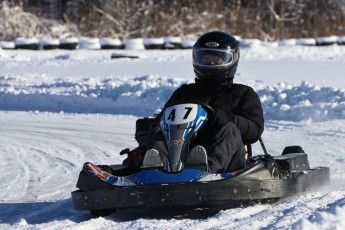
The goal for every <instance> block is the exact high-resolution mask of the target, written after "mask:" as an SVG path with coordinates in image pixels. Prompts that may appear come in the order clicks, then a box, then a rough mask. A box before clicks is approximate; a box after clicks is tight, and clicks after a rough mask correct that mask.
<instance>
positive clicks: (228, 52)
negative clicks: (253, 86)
mask: <svg viewBox="0 0 345 230" xmlns="http://www.w3.org/2000/svg"><path fill="white" fill-rule="evenodd" d="M239 46H240V44H239V41H237V40H236V38H234V37H233V36H231V35H230V34H227V33H225V32H221V31H212V32H208V33H206V34H204V35H202V36H201V37H200V38H199V39H198V40H197V41H196V43H195V44H194V46H193V66H194V72H195V75H196V80H197V81H199V82H202V81H205V82H214V83H221V82H223V81H225V80H227V79H232V78H233V77H234V76H235V73H236V69H237V64H238V60H239V58H240V49H239Z"/></svg>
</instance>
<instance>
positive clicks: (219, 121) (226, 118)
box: [213, 108, 234, 130]
mask: <svg viewBox="0 0 345 230" xmlns="http://www.w3.org/2000/svg"><path fill="white" fill-rule="evenodd" d="M233 120H234V115H233V114H232V113H227V112H226V111H224V110H222V109H220V108H217V109H215V113H214V120H213V126H214V127H215V128H216V129H217V130H218V129H220V128H221V127H223V126H224V125H226V124H227V123H229V122H232V121H233Z"/></svg>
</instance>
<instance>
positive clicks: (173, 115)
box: [168, 107, 193, 121]
mask: <svg viewBox="0 0 345 230" xmlns="http://www.w3.org/2000/svg"><path fill="white" fill-rule="evenodd" d="M184 109H185V110H186V113H185V114H184V116H183V118H182V119H183V120H186V119H187V118H188V116H189V114H190V112H191V111H192V109H193V108H192V107H185V108H184ZM175 118H176V109H172V110H171V112H170V114H169V116H168V120H171V121H174V120H175Z"/></svg>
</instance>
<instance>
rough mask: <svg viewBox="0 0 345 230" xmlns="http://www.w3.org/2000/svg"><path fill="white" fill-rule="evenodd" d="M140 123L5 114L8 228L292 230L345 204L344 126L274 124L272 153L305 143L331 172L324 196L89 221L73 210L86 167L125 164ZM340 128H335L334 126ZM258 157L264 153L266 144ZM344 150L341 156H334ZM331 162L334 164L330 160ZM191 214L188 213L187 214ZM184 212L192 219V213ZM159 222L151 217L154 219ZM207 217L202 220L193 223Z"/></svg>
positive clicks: (0, 159)
mask: <svg viewBox="0 0 345 230" xmlns="http://www.w3.org/2000/svg"><path fill="white" fill-rule="evenodd" d="M135 119H136V118H135V117H131V116H109V115H74V114H52V113H31V112H0V120H1V126H0V140H1V144H0V153H1V155H0V166H1V169H2V171H3V172H6V173H2V174H1V175H0V180H1V181H2V192H1V196H0V201H1V203H0V218H1V219H0V229H1V228H4V229H5V228H6V229H7V228H23V229H26V228H32V227H33V228H39V229H44V228H46V227H52V228H60V227H62V228H83V227H90V226H91V228H92V229H93V228H98V227H100V228H106V227H109V228H115V229H132V228H134V229H155V227H154V226H159V228H162V229H174V228H175V227H176V226H180V229H272V228H278V229H287V228H289V227H290V226H295V227H296V228H297V227H301V226H302V227H303V226H304V224H305V223H309V224H310V222H313V223H315V224H317V223H318V222H320V221H321V220H322V218H321V217H322V215H323V213H324V212H326V213H329V212H330V213H335V212H336V207H338V206H340V207H343V206H344V205H345V198H344V197H345V192H344V189H345V183H344V181H345V178H344V176H343V175H344V169H343V162H344V157H343V156H345V150H343V149H341V148H336V147H334V145H333V144H335V145H336V146H344V145H345V138H344V132H343V131H341V130H345V124H344V122H343V121H341V120H333V121H327V122H319V123H306V122H287V121H286V122H284V121H269V122H267V123H266V127H267V128H266V131H265V135H264V140H265V142H266V145H267V147H268V150H269V151H270V152H271V153H272V154H273V155H279V154H280V150H282V149H283V147H284V145H286V144H298V143H300V144H301V145H302V147H304V149H305V151H306V152H307V153H309V159H310V161H311V164H312V166H313V167H315V166H317V165H324V166H331V177H332V183H331V185H329V186H328V187H326V188H323V190H321V191H316V192H313V193H310V194H306V195H301V196H299V197H297V198H295V199H292V200H288V201H286V202H283V203H279V204H276V205H272V206H271V205H256V206H253V207H247V208H236V209H229V210H223V211H220V212H214V213H209V214H208V213H206V215H205V213H202V212H201V213H202V214H201V215H200V216H198V215H197V214H196V213H193V215H192V216H193V218H192V219H189V216H191V215H190V214H191V213H189V215H187V216H186V217H187V218H184V215H183V214H182V213H178V214H176V213H175V214H161V213H160V214H159V213H154V212H151V213H147V212H146V211H141V210H119V211H118V212H117V213H116V214H115V215H113V216H110V217H107V218H98V219H90V218H91V215H90V214H89V213H88V212H77V211H75V210H73V209H72V207H71V203H72V202H71V199H70V192H71V191H73V190H74V189H75V183H76V179H77V176H78V173H79V171H80V169H81V166H82V164H83V163H84V162H85V161H92V162H95V163H98V164H102V163H120V162H121V161H122V160H123V157H121V156H120V155H118V154H117V153H118V152H119V151H120V150H121V149H122V148H125V147H128V146H129V147H134V146H135V141H134V139H133V138H132V133H133V132H134V127H133V124H134V123H135ZM330 127H336V128H330ZM253 147H254V151H255V152H256V153H259V154H261V153H262V152H260V151H261V150H260V146H259V145H257V144H255V145H254V146H253ZM335 150H337V152H335ZM325 159H329V160H325ZM186 213H187V214H188V212H186ZM186 213H185V214H186ZM153 216H154V217H155V218H154V219H151V218H152V217H153ZM195 217H197V218H199V217H202V219H201V220H198V219H194V218H195Z"/></svg>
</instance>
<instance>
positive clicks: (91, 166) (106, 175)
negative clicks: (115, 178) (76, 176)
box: [86, 163, 111, 181]
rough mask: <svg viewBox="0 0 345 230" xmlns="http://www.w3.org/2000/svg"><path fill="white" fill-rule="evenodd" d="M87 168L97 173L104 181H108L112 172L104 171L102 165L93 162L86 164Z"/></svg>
mask: <svg viewBox="0 0 345 230" xmlns="http://www.w3.org/2000/svg"><path fill="white" fill-rule="evenodd" d="M86 168H87V169H88V170H89V171H91V172H93V173H94V174H95V176H96V177H97V178H99V179H101V180H103V181H106V180H108V179H109V177H110V176H111V174H109V173H107V172H105V171H103V170H102V169H101V168H100V167H98V166H96V165H94V164H92V163H89V164H87V165H86Z"/></svg>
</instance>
